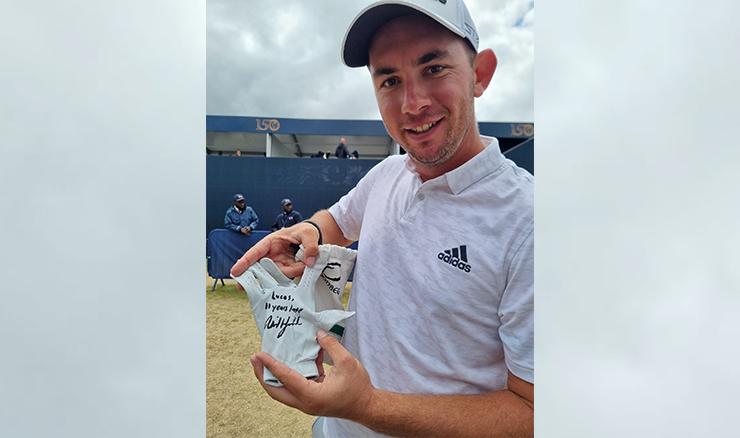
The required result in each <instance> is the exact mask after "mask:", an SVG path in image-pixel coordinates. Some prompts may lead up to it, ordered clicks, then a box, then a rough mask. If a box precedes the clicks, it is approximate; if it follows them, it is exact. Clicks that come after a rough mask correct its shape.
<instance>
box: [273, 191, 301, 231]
mask: <svg viewBox="0 0 740 438" xmlns="http://www.w3.org/2000/svg"><path fill="white" fill-rule="evenodd" d="M282 204H283V212H282V213H280V214H279V215H278V217H277V219H275V223H274V224H272V231H277V230H282V229H283V228H288V227H292V226H293V225H295V224H297V223H299V222H303V216H301V214H300V213H299V212H297V211H293V203H292V202H290V199H288V198H285V199H283V201H282Z"/></svg>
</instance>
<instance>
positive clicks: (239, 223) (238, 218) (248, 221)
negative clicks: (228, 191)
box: [224, 194, 260, 236]
mask: <svg viewBox="0 0 740 438" xmlns="http://www.w3.org/2000/svg"><path fill="white" fill-rule="evenodd" d="M259 221H260V218H258V217H257V213H255V212H254V210H252V207H248V206H245V205H244V196H242V195H239V194H236V195H234V206H233V207H230V208H229V209H228V210H226V215H225V216H224V226H225V227H226V229H228V230H231V231H234V232H237V233H242V234H246V235H247V236H249V233H251V232H252V230H254V229H255V228H257V224H258V223H259Z"/></svg>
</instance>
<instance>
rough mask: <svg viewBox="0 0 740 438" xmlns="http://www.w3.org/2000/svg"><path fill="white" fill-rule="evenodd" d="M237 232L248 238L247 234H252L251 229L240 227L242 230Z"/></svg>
mask: <svg viewBox="0 0 740 438" xmlns="http://www.w3.org/2000/svg"><path fill="white" fill-rule="evenodd" d="M239 231H241V232H242V234H245V235H247V236H249V234H250V233H251V232H252V229H251V228H249V227H242V229H241V230H239Z"/></svg>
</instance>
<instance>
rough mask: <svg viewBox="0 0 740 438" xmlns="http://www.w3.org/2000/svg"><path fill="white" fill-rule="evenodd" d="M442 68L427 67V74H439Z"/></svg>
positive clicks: (438, 66)
mask: <svg viewBox="0 0 740 438" xmlns="http://www.w3.org/2000/svg"><path fill="white" fill-rule="evenodd" d="M442 68H443V67H442V66H441V65H433V66H431V67H429V73H439V72H441V71H442Z"/></svg>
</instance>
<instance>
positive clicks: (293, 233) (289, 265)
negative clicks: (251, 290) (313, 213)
mask: <svg viewBox="0 0 740 438" xmlns="http://www.w3.org/2000/svg"><path fill="white" fill-rule="evenodd" d="M291 244H296V245H298V244H303V251H304V254H305V255H304V260H305V261H306V263H305V264H304V263H303V262H296V261H295V252H296V250H295V248H293V247H292V246H291ZM318 254H319V232H318V230H316V228H315V227H314V226H313V225H311V224H308V223H300V224H296V225H294V226H292V227H290V228H283V229H282V230H278V231H275V232H274V233H270V234H268V235H267V236H265V237H264V238H263V239H262V240H260V241H259V242H257V243H256V244H255V245H254V246H253V247H251V248H250V249H249V250H248V251H247V252H246V253H245V254H244V255H243V256H242V258H240V259H239V260H237V262H236V263H234V266H232V268H231V275H233V276H235V277H238V276H240V275H241V274H242V273H244V271H246V270H247V268H248V267H250V266H252V265H253V264H255V263H257V262H258V261H260V260H262V258H264V257H267V258H270V259H272V261H273V262H275V264H276V265H277V266H278V267H279V268H280V271H281V272H282V273H283V274H284V275H285V276H286V277H289V278H294V277H298V276H299V275H301V274H303V270H304V269H305V268H306V266H313V265H314V264H315V263H316V256H317V255H318ZM236 287H237V289H239V290H244V288H242V287H241V285H240V284H237V285H236Z"/></svg>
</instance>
